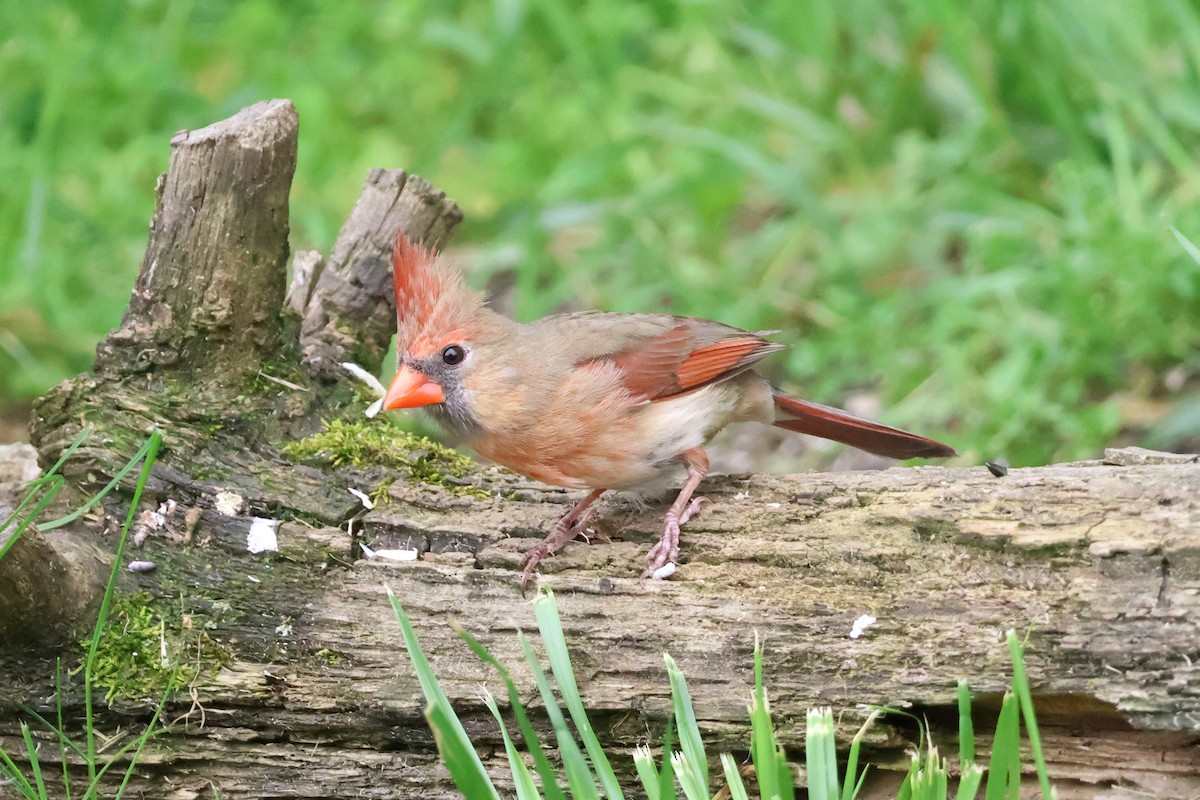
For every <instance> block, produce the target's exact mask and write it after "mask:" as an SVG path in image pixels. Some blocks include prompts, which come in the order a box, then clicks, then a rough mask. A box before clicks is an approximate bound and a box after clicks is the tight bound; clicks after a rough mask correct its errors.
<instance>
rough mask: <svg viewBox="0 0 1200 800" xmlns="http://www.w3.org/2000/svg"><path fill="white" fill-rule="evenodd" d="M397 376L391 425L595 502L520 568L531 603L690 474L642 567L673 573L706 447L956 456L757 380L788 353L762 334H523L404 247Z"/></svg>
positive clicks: (590, 315) (661, 323)
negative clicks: (729, 439) (651, 499)
mask: <svg viewBox="0 0 1200 800" xmlns="http://www.w3.org/2000/svg"><path fill="white" fill-rule="evenodd" d="M392 268H393V269H392V271H393V279H394V281H393V282H394V287H395V297H396V315H397V334H396V354H397V359H396V373H395V376H394V377H393V378H392V380H391V383H390V385H389V386H388V388H387V392H386V394H385V396H384V398H383V408H384V409H387V410H396V409H411V408H424V409H426V410H427V411H429V412H430V414H431V415H432V416H433V418H434V419H435V420H436V421H437V422H438V424H439V425H440V426H441V427H442V428H443V429H445V430H446V431H447V433H449V434H450V435H451V437H452V438H453V439H455V440H457V441H458V443H460V444H463V445H465V446H467V447H469V448H471V449H473V450H474V451H475V452H477V453H479V454H480V455H481V456H483V457H484V458H486V459H489V460H491V461H494V462H496V463H499V464H501V465H503V466H505V467H508V468H509V469H511V470H513V471H515V472H518V473H520V474H522V475H524V476H526V477H529V478H532V479H534V480H537V481H541V482H543V483H548V484H552V485H555V486H563V487H568V488H572V489H589V490H590V492H589V493H588V494H587V496H585V497H584V498H583V499H582V500H580V501H579V502H578V503H577V504H576V505H575V506H574V507H573V508H572V509H571V510H570V511H568V512H567V513H566V515H565V516H563V517H562V519H560V520H559V521H558V522H557V523H555V524H554V526H553V527H552V528H551V529H550V532H549V534H548V535H547V536H546V537H545V539H544V540H543V541H542V542H541V543H540V544H538V545H537V546H536V547H533V548H532V549H530V550H529V551H528V552H527V553H526V554H525V556H524V557H523V558H522V560H521V562H520V566H522V567H523V572H522V575H521V580H520V587H521V591H522V592H524V590H525V587H526V585H527V584H528V582H529V580H530V579H531V577H532V576H533V575H534V573H535V572H536V570H537V567H538V565H539V564H540V563H541V562H542V561H543V560H544V559H546V558H547V557H549V556H552V555H554V554H555V553H557V552H559V551H560V550H561V549H562V548H563V547H564V546H566V544H567V543H568V542H570V541H572V540H573V539H575V538H576V537H577V536H578V535H579V534H581V533H582V532H583V531H584V530H585V529H586V525H587V523H588V520H589V518H590V516H591V514H592V513H594V510H595V507H594V504H595V503H596V501H597V500H598V499H599V498H600V496H601V495H602V494H603V493H604V492H605V491H607V490H610V489H615V490H629V489H637V488H638V487H640V486H643V485H646V484H652V483H656V482H658V481H659V480H660V479H661V478H662V477H663V476H664V475H666V476H667V477H669V476H670V474H671V473H675V472H678V469H679V467H683V468H684V469H685V470H686V479H685V481H684V484H683V487H682V489H680V491H679V494H678V496H677V497H676V498H675V501H674V502H673V503H672V504H671V506H670V508H669V509H668V510H667V512H666V515H665V517H664V519H663V528H662V535H661V537H660V539H659V541H658V542H657V543H656V544H655V545H654V546H653V547H652V548H651V549H650V552H649V553H648V554H647V556H646V570H645V572H644V574H643V579H645V578H665V577H669V576H670V575H671V574H673V573H674V571H675V568H676V564H677V563H678V559H679V535H680V526H682V525H683V524H684V523H685V522H687V520H688V518H689V517H691V516H692V515H693V514H694V513H696V511H697V509H698V508H699V504H700V502H701V501H702V500H703V499H704V498H698V497H695V496H694V495H695V492H696V489H697V487H698V486H699V485H700V482H701V481H702V480H703V479H704V477H705V475H706V474H707V473H708V469H709V459H708V454H707V451H706V450H705V446H706V445H707V443H708V442H709V440H710V439H712V437H713V436H715V435H716V434H717V432H719V431H720V430H721V429H722V428H724V427H725V426H726V425H729V424H730V423H733V422H742V421H755V422H760V423H763V424H766V425H774V426H776V427H779V428H784V429H787V430H790V431H797V432H800V433H806V434H810V435H813V436H819V437H822V438H825V439H832V440H834V441H837V442H842V443H845V444H848V445H851V446H852V447H856V448H859V449H861V450H866V451H867V452H870V453H876V454H878V455H882V456H887V457H890V458H897V459H907V458H939V457H946V456H953V455H956V453H955V451H954V448H952V447H950V446H949V445H946V444H942V443H941V442H938V441H935V440H933V439H929V438H927V437H924V436H920V435H918V434H915V433H910V432H908V431H904V430H900V429H899V428H893V427H891V426H888V425H884V424H881V423H879V422H873V421H871V420H868V419H863V418H861V417H857V416H854V415H852V414H850V413H848V412H846V411H842V410H841V409H838V408H833V407H831V406H826V405H821V404H819V403H814V402H810V401H808V400H802V399H800V398H799V397H795V396H793V395H790V394H787V393H786V392H784V391H782V390H780V389H778V388H776V387H775V386H773V385H772V384H771V382H770V381H768V380H767V379H766V378H764V377H763V376H761V375H759V374H758V373H757V372H755V371H754V369H753V367H754V366H755V365H756V364H757V363H758V362H759V361H761V360H762V359H763V358H765V357H767V356H769V355H771V354H772V353H775V352H778V351H780V350H782V349H784V347H785V345H782V344H780V343H777V342H773V341H770V340H769V339H767V338H766V335H768V334H769V333H773V332H751V331H746V330H741V329H739V328H735V327H732V326H730V325H726V324H724V323H721V322H714V321H711V320H706V319H697V318H694V317H685V316H675V315H671V314H665V313H612V312H603V311H581V312H570V313H564V314H556V315H553V316H548V317H543V318H541V319H538V320H535V321H532V322H526V323H520V322H516V321H514V320H512V319H509V318H508V317H505V316H503V315H501V314H499V313H496V312H495V311H493V310H491V309H490V308H488V307H487V306H486V305H485V303H484V296H483V293H482V292H479V291H476V290H474V289H472V288H470V287H469V286H468V285H467V283H466V280H465V278H464V276H463V274H462V272H461V271H459V270H458V269H456V268H455V267H454V266H453V265H452V264H450V263H449V262H448V260H447V259H446V258H445V257H444V256H442V255H441V254H439V253H437V252H435V251H434V250H433V249H432V248H430V247H428V246H426V245H424V244H421V243H413V242H410V241H409V240H408V238H407V237H406V236H405V235H404V234H403V233H401V234H400V235H399V236H398V237H397V239H396V245H395V248H394V250H393V254H392Z"/></svg>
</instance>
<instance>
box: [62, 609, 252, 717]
mask: <svg viewBox="0 0 1200 800" xmlns="http://www.w3.org/2000/svg"><path fill="white" fill-rule="evenodd" d="M89 644H90V641H84V642H83V648H84V649H85V650H86V649H87V648H88V646H89ZM230 659H231V654H230V653H229V651H228V650H227V649H225V648H224V647H222V646H221V645H219V644H217V643H216V642H214V641H213V640H212V639H211V638H209V636H208V634H207V633H206V632H205V631H204V630H202V629H196V628H195V627H194V626H192V625H191V624H190V620H189V619H188V618H187V617H186V616H185V615H182V614H180V613H179V612H178V611H175V610H173V609H171V608H169V607H167V606H165V605H164V604H160V603H157V602H155V600H154V599H153V598H152V597H151V596H150V595H149V594H148V593H146V592H134V593H132V594H117V595H116V596H115V597H114V598H113V606H112V610H111V611H110V614H109V619H108V623H107V625H105V627H104V632H103V634H102V635H101V637H100V642H99V644H98V646H97V648H96V662H95V664H94V665H93V667H92V685H93V686H94V687H96V688H98V689H103V690H104V692H105V696H104V699H105V701H106V702H108V703H111V702H112V701H113V700H115V699H118V698H125V699H130V700H146V699H150V698H156V697H159V696H161V695H162V694H163V692H165V691H167V690H168V689H174V688H177V687H180V686H186V685H188V684H190V683H191V682H192V681H194V680H195V679H196V678H197V677H200V676H201V675H203V674H215V673H216V671H217V670H218V669H220V668H221V666H222V665H223V664H225V663H227V662H228V661H229V660H230ZM82 668H83V667H82V665H81V666H80V667H79V668H78V669H79V670H82ZM77 671H78V670H77Z"/></svg>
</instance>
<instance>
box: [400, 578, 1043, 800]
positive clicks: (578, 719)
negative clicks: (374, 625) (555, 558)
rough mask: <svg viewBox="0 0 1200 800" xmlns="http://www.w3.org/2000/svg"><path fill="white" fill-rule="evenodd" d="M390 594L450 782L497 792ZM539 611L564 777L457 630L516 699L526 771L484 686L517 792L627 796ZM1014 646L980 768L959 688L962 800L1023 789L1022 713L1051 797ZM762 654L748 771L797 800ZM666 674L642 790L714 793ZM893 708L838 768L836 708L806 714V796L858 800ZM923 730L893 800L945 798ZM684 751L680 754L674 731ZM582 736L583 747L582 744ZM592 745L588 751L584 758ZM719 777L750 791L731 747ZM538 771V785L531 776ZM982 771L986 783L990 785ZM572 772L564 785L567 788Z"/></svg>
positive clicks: (673, 673) (541, 674)
mask: <svg viewBox="0 0 1200 800" xmlns="http://www.w3.org/2000/svg"><path fill="white" fill-rule="evenodd" d="M387 591H388V598H389V600H390V601H391V605H392V609H393V611H394V612H395V615H396V621H397V622H398V623H399V625H400V630H401V632H402V635H403V637H404V644H405V647H406V648H407V650H408V653H409V656H410V657H411V659H412V663H413V669H414V670H415V672H416V674H417V679H418V681H419V683H420V685H421V690H422V692H423V693H424V695H425V698H426V702H427V704H428V705H427V706H426V709H425V717H426V719H427V720H428V722H429V726H430V728H431V729H432V730H433V734H434V739H435V741H436V742H437V747H438V752H439V753H440V754H441V756H442V760H443V762H444V763H445V765H446V767H447V769H448V770H449V772H450V775H451V777H452V779H453V780H454V783H455V785H456V786H457V787H458V789H459V791H461V792H462V793H463V795H464V797H467V798H470V799H471V800H476V798H488V797H492V798H499V794H498V793H497V791H496V788H495V786H494V784H493V783H492V781H491V778H490V776H489V775H488V773H487V770H486V769H485V768H484V766H483V761H482V759H481V758H480V757H479V755H478V753H477V751H476V750H475V748H474V746H473V745H472V744H471V741H470V739H469V738H468V737H467V734H466V731H465V730H464V728H463V726H462V723H461V722H460V721H459V720H458V717H457V715H456V714H455V712H454V709H453V707H452V706H451V704H450V701H449V699H448V698H447V697H446V694H445V692H444V691H443V690H442V688H441V685H440V684H439V683H438V680H437V676H436V675H434V673H433V669H432V667H431V666H430V664H429V661H428V659H427V658H426V657H425V654H424V653H423V652H422V650H421V645H420V643H419V642H418V641H417V636H416V632H415V630H414V629H413V627H412V623H411V622H410V621H409V619H408V615H407V614H406V613H405V611H404V608H403V606H402V605H401V603H400V601H399V600H398V599H397V598H396V596H395V595H394V594H393V593H392V591H391V589H390V587H389V588H388V590H387ZM534 613H535V616H536V618H537V623H538V630H539V632H540V633H541V636H542V644H543V646H544V647H545V650H546V657H547V659H548V660H549V662H550V669H551V672H552V674H553V676H554V681H555V686H556V687H557V689H558V696H557V697H556V696H555V692H554V687H552V686H551V684H550V680H549V678H548V677H547V676H546V673H545V670H544V669H543V668H542V665H541V662H540V661H539V660H538V658H537V656H536V654H535V653H534V651H533V649H532V647H531V646H530V644H529V642H528V640H526V638H525V637H524V635H523V634H520V633H518V636H519V637H520V643H521V647H522V650H523V651H524V653H525V660H526V664H527V666H528V667H529V669H530V671H531V673H532V674H533V677H534V680H535V682H536V683H537V687H538V691H539V694H540V695H541V699H542V702H543V705H544V707H545V709H546V713H547V716H548V717H549V720H550V724H551V727H552V729H553V731H554V736H555V741H556V743H557V746H558V751H559V756H560V758H561V761H562V765H563V766H562V774H561V775H560V774H559V773H558V772H556V771H555V770H554V768H553V767H552V765H551V764H552V762H551V760H550V758H549V756H548V755H547V754H546V752H545V750H544V748H543V746H542V743H541V741H540V740H539V738H538V736H537V733H536V731H535V730H534V728H533V726H532V724H531V723H530V721H529V717H528V714H527V712H526V710H525V708H524V706H523V704H522V703H521V700H520V697H519V696H518V694H517V689H516V685H515V684H514V682H513V680H512V676H511V674H510V673H509V671H508V670H507V669H506V668H505V667H504V666H503V665H502V664H500V663H499V662H498V661H497V660H496V658H495V657H494V656H493V655H492V654H491V653H490V652H488V650H487V649H486V648H485V647H484V646H483V645H482V644H480V642H479V641H478V640H477V639H475V637H473V636H472V635H471V634H470V633H468V632H467V631H465V630H463V629H462V628H461V627H460V626H455V630H456V632H457V633H458V635H459V636H460V637H461V638H462V639H463V640H464V641H465V642H466V643H467V645H468V646H469V647H470V648H471V650H472V651H474V652H475V654H476V655H477V656H478V657H479V658H480V660H482V661H483V662H484V663H486V664H489V665H490V666H492V667H493V668H495V669H496V671H497V673H498V674H499V675H500V677H501V679H502V680H503V682H504V684H505V688H506V692H507V695H508V700H509V705H510V707H511V709H512V711H513V714H514V716H515V717H516V719H517V725H518V728H519V729H520V731H521V735H522V738H523V740H524V743H525V747H526V751H527V752H528V754H529V757H530V759H531V760H532V761H533V764H534V769H533V770H530V768H529V766H528V764H527V763H526V761H525V758H524V756H523V755H522V753H521V752H520V751H519V750H518V749H517V747H516V745H515V744H514V742H513V741H512V739H511V737H510V736H509V733H508V730H507V728H506V726H505V722H504V719H503V716H502V715H501V712H500V708H499V706H498V704H497V703H496V700H495V698H494V697H493V696H492V695H491V693H489V692H485V695H484V702H485V704H486V705H487V707H488V709H489V710H490V711H491V712H492V715H493V716H494V717H495V718H496V722H497V724H498V725H499V726H500V732H501V737H502V739H503V741H504V748H505V753H506V755H507V759H508V766H509V771H510V773H511V777H512V781H513V784H514V786H515V787H516V791H517V797H518V800H540V799H541V798H546V800H565V799H566V798H567V797H571V798H574V799H576V800H600V798H601V797H604V798H606V800H621V798H624V796H625V795H624V792H623V790H622V788H621V786H620V784H619V782H618V780H617V776H616V774H615V772H614V771H613V768H612V766H611V764H610V761H609V757H608V755H607V753H606V752H605V750H604V748H603V746H602V745H601V743H600V741H599V740H598V739H597V737H596V735H595V733H594V731H593V730H592V727H591V724H590V723H589V722H588V719H587V713H586V711H585V710H584V706H583V699H582V698H581V697H580V694H579V689H578V686H577V685H576V682H575V677H574V671H573V670H572V668H571V662H570V656H569V654H568V652H567V645H566V638H565V636H564V635H563V630H562V623H561V620H560V618H559V614H558V606H557V604H556V603H555V601H554V595H553V593H552V592H551V591H550V590H549V589H546V588H544V587H539V591H538V596H537V598H536V599H535V600H534ZM1007 638H1008V647H1009V653H1010V655H1011V657H1012V661H1013V684H1012V689H1011V691H1010V692H1008V693H1007V694H1006V695H1005V697H1004V701H1003V704H1002V709H1001V712H1000V717H999V720H998V722H997V727H996V735H995V740H994V742H993V748H992V756H991V760H990V762H989V764H988V768H987V770H986V771H985V770H984V769H983V767H982V766H981V765H980V764H979V763H977V762H976V760H975V752H976V748H975V734H974V726H973V725H972V722H971V697H970V691H969V689H968V687H967V684H966V682H965V681H963V682H960V683H959V694H958V708H959V717H960V724H959V757H960V775H959V785H958V789H957V792H956V793H955V795H954V797H955V798H956V800H969V799H970V798H975V797H977V796H978V792H979V789H980V787H981V786H982V787H983V789H984V798H985V800H1005V799H1006V798H1012V797H1016V796H1017V792H1018V790H1019V787H1020V780H1021V748H1020V717H1021V716H1023V717H1024V720H1025V729H1026V732H1027V734H1028V736H1029V742H1030V750H1031V752H1032V755H1033V760H1034V764H1035V766H1036V769H1037V773H1038V778H1039V782H1040V785H1041V791H1042V797H1043V798H1047V799H1049V798H1053V797H1055V796H1056V795H1055V793H1054V789H1053V787H1052V786H1051V785H1050V781H1049V777H1048V774H1047V771H1046V763H1045V758H1044V756H1043V754H1042V750H1041V740H1040V737H1039V734H1038V728H1037V721H1036V718H1035V715H1034V710H1033V701H1032V694H1031V692H1030V688H1029V681H1028V679H1027V677H1026V673H1025V665H1024V653H1023V649H1022V647H1021V644H1020V642H1019V641H1018V639H1017V636H1016V633H1015V632H1013V631H1009V632H1008V637H1007ZM762 658H763V650H762V645H761V642H759V641H758V640H757V638H756V640H755V646H754V692H753V695H752V698H751V703H750V744H749V748H748V749H749V753H750V761H751V764H752V766H753V769H752V771H751V772H750V774H751V775H752V776H753V778H754V782H755V783H756V784H757V788H758V796H759V797H760V798H761V800H792V798H794V797H795V774H794V770H793V768H792V765H791V764H790V763H789V762H788V760H787V755H786V753H785V751H784V749H783V747H782V746H781V745H780V744H779V741H778V739H777V737H776V735H775V729H774V724H773V722H772V720H771V712H770V707H769V704H768V702H767V692H766V689H765V688H764V686H763V677H762ZM664 660H665V663H666V668H667V676H668V680H669V681H670V685H671V708H672V718H671V721H670V723H669V724H668V726H667V730H666V733H665V735H664V737H663V743H662V754H663V756H662V764H661V767H660V766H658V765H657V764H656V763H655V761H654V756H653V753H652V751H651V750H650V748H649V747H647V746H641V747H638V748H636V749H635V750H634V753H633V762H634V768H635V771H636V774H637V778H638V780H639V782H640V783H641V788H642V790H643V791H644V792H645V795H646V797H647V798H649V800H675V798H676V797H677V795H676V785H678V787H679V788H680V789H681V790H682V791H683V795H684V797H686V798H687V800H708V798H710V797H712V796H713V795H712V783H711V777H712V776H711V775H710V774H709V758H708V754H707V753H706V751H705V748H704V742H703V739H702V737H701V735H700V728H699V725H698V724H697V721H696V716H695V712H694V710H693V708H692V701H691V695H690V693H689V691H688V687H687V681H686V680H685V678H684V676H683V673H682V672H681V671H680V669H679V667H678V665H676V664H675V662H674V660H673V659H672V658H671V657H670V656H669V655H667V656H665V657H664ZM558 698H561V699H562V703H563V704H564V705H565V706H566V707H567V710H568V712H569V715H570V718H571V725H572V726H573V730H572V727H571V726H569V725H568V724H567V720H566V717H565V716H564V715H563V711H562V708H561V707H560V705H559V701H558ZM888 711H892V712H893V713H902V712H894V711H893V710H887V709H875V710H874V711H872V712H871V714H870V716H869V717H868V718H867V720H866V722H865V723H864V724H863V726H862V727H861V728H860V730H859V731H858V733H857V734H856V735H855V737H854V739H853V740H852V742H851V745H850V750H849V753H848V756H847V761H846V767H845V770H844V771H842V770H840V769H839V765H838V756H837V749H836V736H835V730H836V726H835V723H834V718H833V712H832V710H830V709H828V708H824V709H812V710H810V711H809V713H808V723H807V735H806V736H805V765H806V771H807V783H808V797H809V798H810V800H854V798H855V797H856V796H857V795H858V793H859V790H860V789H861V788H862V785H863V781H864V780H865V778H866V772H867V770H866V769H865V768H864V769H863V771H862V772H861V773H860V772H859V771H858V763H859V750H860V747H861V744H862V739H863V736H864V734H865V733H866V731H867V730H868V728H869V727H870V726H871V725H872V724H874V722H875V721H876V719H878V718H879V717H880V716H881V715H882V714H883V713H885V712H888ZM917 722H918V725H919V726H920V730H921V744H920V745H919V746H918V748H917V751H916V752H915V753H914V754H913V758H912V763H911V766H910V767H909V771H908V773H907V775H906V776H905V778H904V781H903V783H902V784H901V787H900V790H899V793H898V794H897V798H898V800H947V798H949V796H950V794H949V791H950V790H949V787H950V780H951V777H950V772H949V769H948V767H947V763H946V759H945V758H943V757H942V756H940V754H939V752H938V748H937V747H936V746H935V745H934V744H933V742H932V739H931V738H928V737H927V736H926V734H925V729H924V725H923V723H922V722H921V720H917ZM676 736H677V737H678V749H675V737H676ZM580 743H582V749H581V748H580ZM585 752H586V754H587V755H586V756H585V755H584V753H585ZM719 763H720V765H721V775H722V778H723V785H724V788H723V791H724V792H726V793H727V796H728V797H729V798H731V800H749V796H750V795H749V792H748V790H747V787H746V784H745V783H744V782H743V777H742V776H743V773H744V772H746V770H744V769H740V768H739V766H738V763H737V761H736V760H735V759H734V757H733V755H732V754H730V753H722V754H721V756H720V759H719ZM535 773H536V775H537V777H538V780H540V783H541V787H540V789H539V787H538V782H537V781H535V780H534V774H535ZM985 777H986V783H985ZM563 778H565V783H566V786H565V787H564V786H563V785H562V779H563Z"/></svg>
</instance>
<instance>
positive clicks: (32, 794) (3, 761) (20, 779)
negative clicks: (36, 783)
mask: <svg viewBox="0 0 1200 800" xmlns="http://www.w3.org/2000/svg"><path fill="white" fill-rule="evenodd" d="M30 758H31V759H32V758H37V754H36V753H33V754H30ZM0 777H3V778H4V780H5V781H8V782H9V783H11V784H12V785H13V786H16V787H17V791H19V792H20V793H21V797H23V798H26V800H40V798H45V797H46V796H45V795H39V794H38V793H37V790H36V789H34V788H33V784H32V783H30V782H29V779H28V778H26V777H25V775H24V774H23V773H22V772H21V770H20V768H19V767H18V766H17V764H16V762H15V761H13V760H12V757H11V756H10V755H9V754H8V753H7V752H5V750H4V749H3V748H0Z"/></svg>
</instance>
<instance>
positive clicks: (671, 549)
mask: <svg viewBox="0 0 1200 800" xmlns="http://www.w3.org/2000/svg"><path fill="white" fill-rule="evenodd" d="M679 458H680V459H681V460H682V461H683V463H684V464H685V465H686V466H687V471H688V477H687V482H686V483H684V484H683V488H682V489H680V490H679V496H678V497H676V498H675V502H674V503H672V504H671V507H670V508H669V509H668V510H667V517H666V519H665V520H664V523H663V535H662V538H661V539H659V540H658V543H657V544H655V545H654V547H652V548H650V552H649V553H648V554H647V555H646V572H645V574H644V575H643V576H642V577H643V578H653V577H655V576H656V575H657V574H658V572H659V570H661V569H662V568H663V567H665V566H666V565H667V564H674V563H675V562H676V560H678V558H679V526H680V525H682V524H683V523H685V522H687V520H688V518H689V517H691V516H692V514H695V513H696V509H698V508H699V507H700V503H701V502H702V501H703V500H704V498H703V497H698V498H696V499H695V500H692V493H693V492H695V491H696V487H697V486H699V485H700V481H702V480H704V476H705V475H707V474H708V453H706V452H704V448H703V447H693V448H692V449H691V450H688V451H687V452H685V453H683V454H682V455H681V456H680V457H679Z"/></svg>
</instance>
